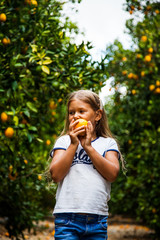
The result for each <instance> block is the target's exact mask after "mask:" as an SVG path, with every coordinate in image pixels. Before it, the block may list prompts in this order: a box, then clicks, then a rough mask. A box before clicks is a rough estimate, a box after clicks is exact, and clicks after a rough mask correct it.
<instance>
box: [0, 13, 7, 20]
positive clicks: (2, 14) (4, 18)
mask: <svg viewBox="0 0 160 240" xmlns="http://www.w3.org/2000/svg"><path fill="white" fill-rule="evenodd" d="M6 20H7V17H6V14H5V13H1V14H0V22H5V21H6Z"/></svg>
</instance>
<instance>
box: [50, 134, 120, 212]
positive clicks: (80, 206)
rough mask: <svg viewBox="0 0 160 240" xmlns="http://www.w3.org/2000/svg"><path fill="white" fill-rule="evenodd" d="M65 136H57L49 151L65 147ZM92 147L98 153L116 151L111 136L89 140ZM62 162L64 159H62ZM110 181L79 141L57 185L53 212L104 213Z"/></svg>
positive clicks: (67, 144) (114, 142)
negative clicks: (66, 171)
mask: <svg viewBox="0 0 160 240" xmlns="http://www.w3.org/2000/svg"><path fill="white" fill-rule="evenodd" d="M70 142H71V141H70V137H69V135H64V136H62V137H60V138H59V139H58V140H57V141H56V143H55V145H54V148H53V150H52V152H51V156H53V154H54V150H56V149H64V150H66V149H67V148H68V147H69V145H70ZM91 144H92V147H93V148H94V149H95V150H96V151H97V152H98V153H99V154H101V155H102V156H105V153H106V152H107V151H116V152H118V153H119V151H118V146H117V143H116V141H115V140H114V139H113V138H109V137H108V138H104V137H98V138H96V139H95V140H94V141H92V143H91ZM64 164H65V162H64ZM110 190H111V183H110V182H108V181H107V180H106V179H105V178H103V177H102V176H101V174H100V173H99V172H98V171H97V170H96V168H95V167H94V165H93V163H92V161H91V160H90V158H89V156H88V155H87V154H86V152H85V151H84V149H83V148H82V146H81V144H79V146H78V148H77V150H76V153H75V156H74V159H73V162H72V165H71V168H70V170H69V172H68V174H67V175H66V176H65V178H64V179H63V180H62V181H61V182H60V183H59V184H58V189H57V193H56V205H55V208H54V212H53V213H54V214H55V213H67V212H70V213H91V214H99V215H108V204H107V202H108V201H109V199H110Z"/></svg>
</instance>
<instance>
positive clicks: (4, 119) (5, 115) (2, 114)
mask: <svg viewBox="0 0 160 240" xmlns="http://www.w3.org/2000/svg"><path fill="white" fill-rule="evenodd" d="M7 120H8V115H7V114H6V113H5V112H2V113H1V121H2V122H6V121H7Z"/></svg>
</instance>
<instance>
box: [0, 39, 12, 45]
mask: <svg viewBox="0 0 160 240" xmlns="http://www.w3.org/2000/svg"><path fill="white" fill-rule="evenodd" d="M2 43H3V44H4V45H8V44H10V43H11V40H10V39H9V38H3V39H2Z"/></svg>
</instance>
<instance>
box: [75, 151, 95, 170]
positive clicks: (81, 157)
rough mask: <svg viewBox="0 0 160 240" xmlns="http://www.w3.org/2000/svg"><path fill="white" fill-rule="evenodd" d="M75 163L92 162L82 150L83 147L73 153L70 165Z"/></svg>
mask: <svg viewBox="0 0 160 240" xmlns="http://www.w3.org/2000/svg"><path fill="white" fill-rule="evenodd" d="M75 164H92V161H91V159H90V158H89V156H88V155H87V153H86V152H85V151H84V149H81V150H80V151H79V153H77V152H76V153H75V156H74V159H73V162H72V166H73V165H75Z"/></svg>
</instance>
